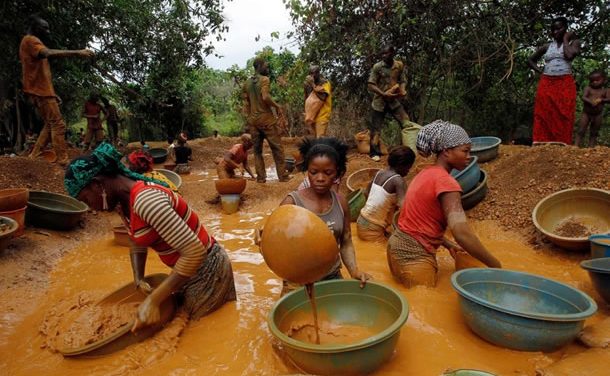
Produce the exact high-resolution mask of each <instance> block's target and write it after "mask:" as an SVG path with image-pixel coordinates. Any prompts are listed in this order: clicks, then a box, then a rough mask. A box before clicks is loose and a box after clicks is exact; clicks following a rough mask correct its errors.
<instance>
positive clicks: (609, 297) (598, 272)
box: [580, 257, 610, 304]
mask: <svg viewBox="0 0 610 376" xmlns="http://www.w3.org/2000/svg"><path fill="white" fill-rule="evenodd" d="M580 267H581V268H583V269H585V270H586V271H587V272H589V277H590V278H591V282H592V283H593V287H595V290H597V292H598V293H599V295H601V297H602V298H604V300H605V301H606V303H608V304H610V257H602V258H596V259H591V260H585V261H583V262H581V263H580Z"/></svg>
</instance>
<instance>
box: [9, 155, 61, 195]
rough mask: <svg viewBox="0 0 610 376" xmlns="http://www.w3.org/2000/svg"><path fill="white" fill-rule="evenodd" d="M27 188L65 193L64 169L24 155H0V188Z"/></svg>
mask: <svg viewBox="0 0 610 376" xmlns="http://www.w3.org/2000/svg"><path fill="white" fill-rule="evenodd" d="M3 188H29V189H32V190H43V191H49V192H56V193H65V189H64V170H63V168H62V167H61V166H59V165H57V164H53V163H49V162H46V161H44V160H32V159H29V158H26V157H9V156H2V157H0V189H3Z"/></svg>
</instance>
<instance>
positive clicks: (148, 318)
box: [131, 295, 161, 332]
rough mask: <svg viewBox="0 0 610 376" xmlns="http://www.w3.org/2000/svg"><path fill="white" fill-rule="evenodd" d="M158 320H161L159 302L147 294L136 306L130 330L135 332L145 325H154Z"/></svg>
mask: <svg viewBox="0 0 610 376" xmlns="http://www.w3.org/2000/svg"><path fill="white" fill-rule="evenodd" d="M159 321H161V310H160V309H159V304H158V303H157V302H155V301H154V300H153V299H152V295H148V296H147V297H146V299H144V301H143V302H142V304H140V306H139V307H138V313H137V315H136V321H135V323H134V324H133V327H132V328H131V331H132V332H136V331H137V330H139V329H141V328H143V327H145V326H149V325H154V324H156V323H158V322H159Z"/></svg>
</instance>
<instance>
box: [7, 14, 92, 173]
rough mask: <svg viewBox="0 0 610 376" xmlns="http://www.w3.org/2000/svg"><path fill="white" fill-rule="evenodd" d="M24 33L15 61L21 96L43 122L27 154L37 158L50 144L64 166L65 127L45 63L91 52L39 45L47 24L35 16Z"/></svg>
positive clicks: (46, 32) (90, 53)
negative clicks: (18, 66)
mask: <svg viewBox="0 0 610 376" xmlns="http://www.w3.org/2000/svg"><path fill="white" fill-rule="evenodd" d="M29 22H30V26H29V29H28V33H27V34H26V35H25V36H24V37H23V39H22V40H21V45H20V46H19V59H20V60H21V67H22V73H23V92H24V93H25V94H26V95H27V96H28V99H29V100H30V102H31V103H32V104H33V105H34V107H35V108H36V111H38V114H39V115H40V117H41V118H42V120H43V122H44V126H43V128H42V130H41V131H40V134H39V136H38V140H37V141H36V144H35V145H34V148H33V149H32V152H31V153H30V158H36V157H38V155H40V152H41V151H42V149H44V148H45V146H47V144H48V143H49V141H51V143H52V144H53V148H54V149H55V154H56V155H57V163H59V164H60V165H62V166H63V165H66V164H67V163H68V154H67V152H66V142H65V140H64V134H65V133H66V123H64V119H63V118H62V116H61V112H60V111H59V102H60V101H59V97H57V95H56V94H55V89H54V88H53V82H52V81H51V68H50V66H49V59H51V58H58V57H75V56H76V57H82V58H90V57H93V55H94V54H93V51H91V50H87V49H83V50H52V49H49V48H47V46H45V44H44V43H43V41H45V42H46V41H47V40H48V38H49V35H50V31H49V23H48V22H47V21H45V20H43V19H42V18H40V17H39V16H35V15H33V16H30V18H29Z"/></svg>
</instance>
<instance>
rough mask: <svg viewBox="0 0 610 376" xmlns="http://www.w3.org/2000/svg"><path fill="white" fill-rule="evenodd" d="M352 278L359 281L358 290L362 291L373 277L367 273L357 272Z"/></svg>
mask: <svg viewBox="0 0 610 376" xmlns="http://www.w3.org/2000/svg"><path fill="white" fill-rule="evenodd" d="M354 278H355V279H359V280H360V288H361V289H363V288H364V286H365V285H366V281H368V280H369V279H372V278H373V277H371V275H370V274H369V273H367V272H361V271H360V270H358V271H357V272H356V273H355V275H354Z"/></svg>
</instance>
